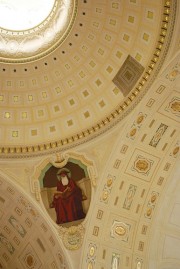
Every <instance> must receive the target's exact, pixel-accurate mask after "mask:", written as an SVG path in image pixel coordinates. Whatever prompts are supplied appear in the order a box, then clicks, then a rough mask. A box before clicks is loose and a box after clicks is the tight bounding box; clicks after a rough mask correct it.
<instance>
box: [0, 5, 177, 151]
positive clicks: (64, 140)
mask: <svg viewBox="0 0 180 269" xmlns="http://www.w3.org/2000/svg"><path fill="white" fill-rule="evenodd" d="M63 3H65V2H64V1H55V2H54V7H53V9H52V10H51V12H50V14H49V16H48V17H47V18H46V19H45V20H44V21H43V22H42V23H41V24H39V26H35V27H34V28H31V29H27V30H25V31H19V32H18V31H17V32H16V34H13V33H14V32H13V31H9V30H4V28H0V31H1V37H0V43H1V51H0V62H1V64H0V75H1V84H0V119H1V126H0V150H1V153H4V154H7V153H9V154H13V155H17V154H19V153H20V154H29V153H37V152H39V151H41V152H43V151H47V150H49V149H50V150H51V149H53V150H55V149H56V148H59V147H64V148H65V147H71V145H73V144H75V143H76V144H77V143H81V141H83V140H87V139H91V138H92V137H94V136H95V135H98V134H99V133H102V132H104V131H105V130H107V129H108V128H110V127H112V126H113V125H114V124H115V123H116V122H118V121H119V120H121V119H122V118H124V117H125V115H126V114H127V113H128V112H129V111H131V110H132V109H133V107H134V106H135V105H136V104H137V103H138V102H139V101H140V100H141V98H142V97H143V95H144V94H145V92H146V91H147V90H148V88H149V86H150V84H151V83H152V81H153V79H154V78H155V76H156V75H157V73H158V70H159V68H160V66H161V64H162V62H163V60H164V58H165V54H166V51H167V48H168V42H169V39H170V36H171V33H172V27H173V16H172V14H173V12H172V11H173V9H175V1H174V3H171V2H170V1H156V0H151V1H150V0H128V1H118V0H109V1H105V0H103V1H100V0H99V1H97V0H91V1H89V0H83V1H78V2H77V1H75V0H74V1H70V0H69V1H67V2H66V4H65V5H66V6H65V7H63V5H64V4H63ZM56 5H57V6H56ZM63 8H64V10H65V12H66V13H67V14H66V15H67V16H65V17H66V18H68V19H67V21H66V24H65V28H63V30H59V32H56V27H55V26H56V24H57V23H58V19H59V20H61V23H62V25H63V22H62V19H61V18H62V17H61V14H62V13H61V12H62V10H63ZM67 11H68V12H67ZM59 12H60V13H59ZM171 13H172V14H171ZM59 14H60V15H59ZM41 25H42V27H41ZM0 27H2V26H1V25H0ZM63 27H64V26H63ZM18 33H19V34H18ZM34 33H35V34H34ZM37 36H40V37H43V38H45V37H47V36H48V38H50V39H48V40H47V39H46V40H45V41H43V40H41V41H40V43H41V44H43V45H42V47H41V49H37V50H34V51H32V50H31V47H30V45H29V44H31V45H32V44H33V43H32V42H34V39H36V37H37ZM51 38H52V39H51ZM3 42H5V44H6V45H8V44H9V43H8V42H10V44H11V46H10V47H9V46H5V47H3V48H4V50H3V49H2V43H3ZM28 42H30V43H28ZM42 42H45V43H42ZM26 45H27V47H25V46H26ZM32 47H33V46H32ZM9 48H11V51H10V52H8V49H9ZM13 49H15V51H13ZM28 49H29V50H28ZM12 51H13V52H12Z"/></svg>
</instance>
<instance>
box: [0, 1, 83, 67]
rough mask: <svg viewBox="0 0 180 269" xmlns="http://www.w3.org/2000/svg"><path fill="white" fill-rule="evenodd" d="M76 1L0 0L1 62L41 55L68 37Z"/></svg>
mask: <svg viewBox="0 0 180 269" xmlns="http://www.w3.org/2000/svg"><path fill="white" fill-rule="evenodd" d="M77 5H78V0H30V1H28V0H0V51H1V55H0V62H8V63H11V62H16V63H22V62H23V63H25V62H30V61H34V60H37V59H39V58H41V57H44V56H46V55H48V54H49V53H51V52H52V51H53V50H55V49H56V48H57V47H58V46H59V45H60V44H61V43H62V42H63V41H64V40H65V39H66V37H67V36H68V34H69V32H70V30H71V28H72V26H73V24H74V21H75V17H76V14H77Z"/></svg>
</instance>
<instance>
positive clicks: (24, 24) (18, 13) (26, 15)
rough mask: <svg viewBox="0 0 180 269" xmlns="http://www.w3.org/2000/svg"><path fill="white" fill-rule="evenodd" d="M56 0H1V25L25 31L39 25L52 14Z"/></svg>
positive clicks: (13, 29)
mask: <svg viewBox="0 0 180 269" xmlns="http://www.w3.org/2000/svg"><path fill="white" fill-rule="evenodd" d="M54 2H55V0H0V27H1V28H5V29H9V30H12V31H23V30H26V29H30V28H34V27H35V26H37V25H39V24H40V23H41V22H42V21H44V20H45V19H46V17H47V16H48V15H49V14H50V12H51V10H52V8H53V5H54Z"/></svg>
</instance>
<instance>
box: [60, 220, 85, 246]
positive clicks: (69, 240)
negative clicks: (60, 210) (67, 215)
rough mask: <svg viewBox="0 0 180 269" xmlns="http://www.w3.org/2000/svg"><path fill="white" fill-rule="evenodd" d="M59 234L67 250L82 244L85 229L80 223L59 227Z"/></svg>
mask: <svg viewBox="0 0 180 269" xmlns="http://www.w3.org/2000/svg"><path fill="white" fill-rule="evenodd" d="M58 232H59V235H60V237H61V238H62V241H63V244H64V246H65V247H66V249H68V250H77V249H79V248H80V247H81V246H82V243H83V238H84V233H85V229H84V226H83V225H82V224H80V225H78V226H71V227H69V228H66V227H62V226H61V227H59V231H58Z"/></svg>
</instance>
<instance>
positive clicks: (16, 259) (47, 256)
mask: <svg viewBox="0 0 180 269" xmlns="http://www.w3.org/2000/svg"><path fill="white" fill-rule="evenodd" d="M7 208H8V210H7ZM0 223H1V232H0V268H3V269H6V268H7V269H10V268H12V269H20V268H22V269H23V268H34V269H43V268H52V269H57V268H62V269H64V268H67V269H69V268H71V265H70V262H69V261H68V259H67V256H66V254H65V252H64V251H63V247H62V244H61V243H60V241H59V240H58V237H57V234H55V233H54V232H53V228H52V227H51V228H50V227H49V223H48V221H46V220H45V218H44V216H43V212H41V211H40V210H39V208H38V207H37V205H35V204H34V202H33V201H32V200H30V198H28V197H27V195H26V194H25V193H23V191H22V189H20V188H18V187H17V186H15V185H14V184H12V183H10V182H9V181H8V179H7V176H4V175H3V174H2V173H1V175H0Z"/></svg>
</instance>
